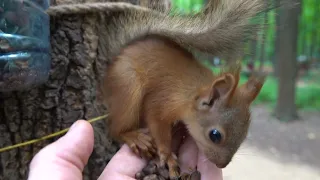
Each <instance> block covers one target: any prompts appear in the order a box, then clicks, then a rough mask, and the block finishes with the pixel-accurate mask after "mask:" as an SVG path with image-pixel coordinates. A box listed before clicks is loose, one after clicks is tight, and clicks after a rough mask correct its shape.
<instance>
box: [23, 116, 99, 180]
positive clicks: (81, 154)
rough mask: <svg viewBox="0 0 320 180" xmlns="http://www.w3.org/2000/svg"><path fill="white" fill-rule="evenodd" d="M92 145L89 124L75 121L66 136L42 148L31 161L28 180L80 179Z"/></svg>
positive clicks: (91, 131)
mask: <svg viewBox="0 0 320 180" xmlns="http://www.w3.org/2000/svg"><path fill="white" fill-rule="evenodd" d="M93 143H94V135H93V128H92V126H91V124H90V123H88V122H87V121H84V120H80V121H77V122H76V123H74V125H73V126H72V127H71V129H70V130H69V132H68V133H67V134H66V135H64V136H63V137H61V138H60V139H58V140H57V141H56V142H54V143H52V144H50V145H48V146H46V147H45V148H43V149H42V150H41V151H39V152H38V154H37V155H36V156H35V157H34V158H33V159H32V161H31V164H30V172H29V177H28V179H29V180H38V179H39V180H40V179H47V180H51V179H52V180H69V179H74V180H78V179H79V180H80V179H82V171H83V168H84V166H85V165H86V164H87V162H88V159H89V157H90V154H91V153H92V151H93ZM48 174H49V175H48Z"/></svg>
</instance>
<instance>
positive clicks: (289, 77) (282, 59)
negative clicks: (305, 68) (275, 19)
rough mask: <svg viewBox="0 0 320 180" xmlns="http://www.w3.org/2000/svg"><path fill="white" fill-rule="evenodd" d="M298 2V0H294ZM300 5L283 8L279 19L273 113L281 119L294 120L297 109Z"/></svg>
mask: <svg viewBox="0 0 320 180" xmlns="http://www.w3.org/2000/svg"><path fill="white" fill-rule="evenodd" d="M294 1H295V2H294V3H296V2H299V1H300V0H294ZM300 8H301V5H300V4H299V5H297V6H295V7H293V8H290V9H289V8H286V7H285V8H284V9H283V11H282V12H281V14H280V18H279V21H280V22H281V25H283V28H281V31H279V34H278V36H279V42H278V43H279V46H278V48H279V49H278V50H279V51H278V57H279V59H278V61H277V64H278V66H279V68H280V69H281V71H279V72H278V82H279V87H278V100H277V105H276V109H275V115H276V117H277V118H278V119H280V120H283V121H290V120H295V119H296V118H297V109H296V105H295V95H296V94H295V92H296V91H295V90H296V84H295V83H296V76H297V61H296V57H297V55H296V54H297V37H298V20H299V15H300Z"/></svg>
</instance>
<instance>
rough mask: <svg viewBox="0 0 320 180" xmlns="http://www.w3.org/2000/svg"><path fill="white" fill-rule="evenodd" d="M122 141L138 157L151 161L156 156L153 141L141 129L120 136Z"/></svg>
mask: <svg viewBox="0 0 320 180" xmlns="http://www.w3.org/2000/svg"><path fill="white" fill-rule="evenodd" d="M122 139H123V141H124V142H125V143H126V144H127V145H128V146H129V147H130V148H131V150H132V151H133V152H134V153H136V154H137V155H138V156H140V157H144V158H146V159H152V158H153V157H154V156H155V155H156V152H157V151H156V148H155V145H154V142H153V139H152V137H151V136H150V135H149V134H148V132H146V131H145V130H143V129H139V130H136V131H131V132H127V133H125V134H123V135H122Z"/></svg>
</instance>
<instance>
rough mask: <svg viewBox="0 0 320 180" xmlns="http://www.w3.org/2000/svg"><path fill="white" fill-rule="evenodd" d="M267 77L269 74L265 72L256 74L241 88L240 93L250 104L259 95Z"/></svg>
mask: <svg viewBox="0 0 320 180" xmlns="http://www.w3.org/2000/svg"><path fill="white" fill-rule="evenodd" d="M266 77H267V74H266V73H264V72H254V73H252V75H251V77H250V78H249V80H248V81H247V82H246V83H245V84H243V85H242V86H241V87H240V91H241V92H242V94H243V95H244V98H245V100H246V101H247V102H248V103H249V104H250V103H252V102H253V101H254V100H255V98H256V97H257V96H258V95H259V93H260V91H261V89H262V87H263V85H264V82H265V80H266Z"/></svg>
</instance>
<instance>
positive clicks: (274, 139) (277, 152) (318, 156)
mask: <svg viewBox="0 0 320 180" xmlns="http://www.w3.org/2000/svg"><path fill="white" fill-rule="evenodd" d="M271 110H272V109H270V108H269V107H268V106H255V107H253V108H252V124H251V127H250V128H251V129H250V132H249V135H248V138H247V140H246V141H245V142H244V144H243V146H242V147H241V148H240V149H239V151H238V153H237V154H236V155H235V156H234V159H233V161H232V162H231V163H230V165H229V166H228V167H227V168H226V169H224V171H223V172H224V180H257V179H259V180H270V179H272V180H316V179H319V180H320V111H317V112H316V111H311V112H310V111H299V115H300V120H299V121H295V122H290V123H281V122H279V121H277V120H275V119H274V118H273V117H272V116H271V113H270V112H271Z"/></svg>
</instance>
